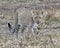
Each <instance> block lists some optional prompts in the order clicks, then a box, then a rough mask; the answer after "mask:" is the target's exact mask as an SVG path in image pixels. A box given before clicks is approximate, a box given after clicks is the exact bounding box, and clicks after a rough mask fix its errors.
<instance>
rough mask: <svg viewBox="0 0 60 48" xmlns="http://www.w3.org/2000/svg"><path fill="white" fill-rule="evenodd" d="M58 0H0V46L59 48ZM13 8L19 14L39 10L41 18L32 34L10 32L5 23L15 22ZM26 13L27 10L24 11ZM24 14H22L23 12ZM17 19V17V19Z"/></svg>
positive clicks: (6, 47)
mask: <svg viewBox="0 0 60 48" xmlns="http://www.w3.org/2000/svg"><path fill="white" fill-rule="evenodd" d="M59 5H60V0H13V1H12V0H0V48H60V8H59ZM15 8H17V12H19V10H20V13H19V14H23V13H24V12H25V11H26V10H29V11H30V12H31V11H33V10H39V11H41V12H42V13H39V15H40V16H41V15H42V16H43V19H42V21H41V22H43V23H42V24H40V25H39V26H38V28H37V32H36V33H34V34H32V33H31V32H30V31H29V32H28V31H27V29H26V30H25V32H24V33H23V34H21V33H20V31H19V34H18V38H17V37H16V34H11V33H10V32H9V30H8V26H7V23H8V22H9V23H11V24H12V26H13V27H14V24H15V15H16V14H15V12H14V10H15ZM25 13H27V12H25ZM23 15H24V14H23ZM18 20H19V19H18Z"/></svg>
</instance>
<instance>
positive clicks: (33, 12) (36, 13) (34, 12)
mask: <svg viewBox="0 0 60 48" xmlns="http://www.w3.org/2000/svg"><path fill="white" fill-rule="evenodd" d="M31 13H32V15H33V16H35V15H39V10H32V11H31Z"/></svg>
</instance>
